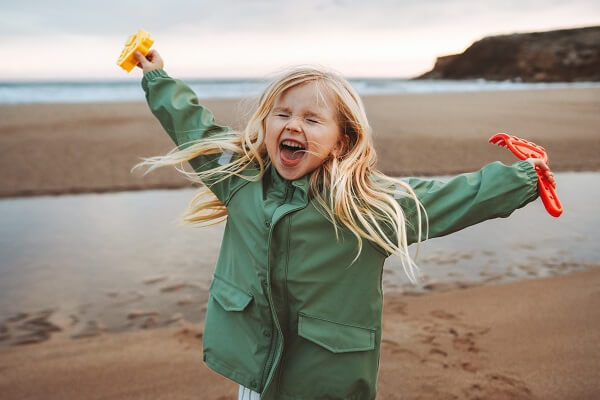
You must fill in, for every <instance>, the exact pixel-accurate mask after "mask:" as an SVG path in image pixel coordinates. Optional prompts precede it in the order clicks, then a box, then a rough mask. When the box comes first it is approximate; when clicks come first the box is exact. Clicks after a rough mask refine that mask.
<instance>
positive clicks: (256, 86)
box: [0, 78, 600, 104]
mask: <svg viewBox="0 0 600 400" xmlns="http://www.w3.org/2000/svg"><path fill="white" fill-rule="evenodd" d="M183 80H184V81H185V82H186V83H187V84H188V85H190V86H191V88H192V89H193V90H194V92H196V94H197V95H198V97H199V98H204V99H206V98H239V97H257V96H258V95H259V94H260V93H261V91H262V90H263V89H264V87H265V86H266V84H267V82H266V81H265V80H261V79H214V80H213V79H211V80H209V79H183ZM350 82H351V83H352V85H353V86H354V87H355V88H356V90H357V91H358V92H359V94H360V95H361V96H364V95H378V94H402V93H436V92H455V93H456V92H479V91H498V90H527V89H552V88H580V87H583V88H588V87H600V82H575V83H567V82H560V83H523V82H513V81H486V80H483V79H478V80H464V81H451V80H410V79H360V78H356V79H350ZM143 100H144V93H143V91H142V88H141V85H140V82H139V81H137V80H135V81H77V82H59V81H47V82H0V104H23V103H81V102H122V101H143Z"/></svg>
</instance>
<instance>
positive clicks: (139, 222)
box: [0, 173, 600, 344]
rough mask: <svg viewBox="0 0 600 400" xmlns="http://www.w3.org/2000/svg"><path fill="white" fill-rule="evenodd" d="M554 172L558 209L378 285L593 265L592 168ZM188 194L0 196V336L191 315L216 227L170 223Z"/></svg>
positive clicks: (436, 252) (428, 258)
mask: <svg viewBox="0 0 600 400" xmlns="http://www.w3.org/2000/svg"><path fill="white" fill-rule="evenodd" d="M557 180H558V182H559V187H558V188H557V191H558V194H559V196H560V198H561V201H562V203H563V206H564V209H565V212H564V214H563V216H561V217H560V218H558V219H555V218H552V217H550V216H549V215H548V214H547V213H546V212H545V210H544V208H543V205H542V204H541V201H537V202H536V203H535V204H531V205H529V206H527V207H526V208H524V209H522V210H518V211H516V212H515V213H514V214H513V216H512V217H510V218H508V219H498V220H493V221H488V222H486V223H484V224H480V225H478V226H474V227H471V228H468V229H465V230H463V231H461V232H458V233H456V234H453V235H450V236H448V237H445V238H438V239H432V240H430V241H428V242H425V243H423V244H422V246H421V249H420V256H419V258H418V260H417V261H418V264H419V265H420V266H421V268H422V271H423V281H422V284H421V285H420V286H417V287H415V286H412V285H409V284H408V282H407V280H406V279H405V278H404V276H403V274H402V272H401V267H400V263H399V261H398V259H397V258H390V259H388V260H387V261H386V264H385V270H384V278H383V279H384V289H385V290H387V291H389V290H397V289H402V290H409V291H414V292H423V291H427V290H443V289H445V288H453V287H457V286H458V287H464V286H469V285H472V284H480V283H481V282H502V281H506V280H511V279H522V278H529V277H543V276H550V275H554V274H561V273H567V272H569V271H572V270H575V269H581V268H584V267H586V266H587V265H592V264H593V265H596V264H598V263H599V262H600V257H599V255H600V249H598V247H597V246H596V238H597V237H598V231H599V229H600V223H599V222H600V217H599V216H598V213H597V212H596V211H597V209H598V207H597V206H595V204H596V203H595V201H593V200H594V199H595V198H597V197H598V195H599V194H600V174H599V173H560V174H557ZM193 193H194V191H193V190H191V189H186V190H160V191H144V192H123V193H112V194H85V195H74V196H72V195H69V196H58V197H36V198H22V199H4V200H0V215H2V222H3V223H2V224H1V226H0V274H1V276H2V279H0V344H15V343H30V342H36V341H42V340H45V339H47V338H48V337H49V336H50V334H52V333H53V332H63V333H66V334H68V335H69V336H71V337H74V338H77V337H86V336H93V335H96V334H99V333H101V332H105V331H121V330H126V329H136V328H151V327H155V326H164V325H169V324H173V323H177V322H178V321H181V320H187V321H190V322H198V321H201V320H202V319H203V317H204V304H205V303H206V300H207V298H208V294H207V290H208V286H209V284H210V279H211V276H212V272H213V270H214V265H215V263H216V260H217V256H218V251H219V245H220V240H221V236H222V232H223V226H224V225H223V224H221V225H218V226H215V227H208V228H202V229H196V228H189V227H180V226H178V224H177V216H178V214H179V212H180V211H183V209H184V208H185V207H186V206H187V202H188V201H189V200H190V199H191V197H192V195H193ZM414 247H415V246H412V247H411V249H412V250H413V252H414V250H415V248H414Z"/></svg>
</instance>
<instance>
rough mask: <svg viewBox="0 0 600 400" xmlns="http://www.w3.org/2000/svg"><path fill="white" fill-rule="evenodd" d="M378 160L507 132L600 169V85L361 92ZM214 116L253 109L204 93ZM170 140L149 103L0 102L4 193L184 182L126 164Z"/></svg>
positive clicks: (446, 169)
mask: <svg viewBox="0 0 600 400" xmlns="http://www.w3.org/2000/svg"><path fill="white" fill-rule="evenodd" d="M364 100H365V106H366V108H367V115H368V116H369V119H370V121H371V124H372V126H373V130H374V138H375V146H376V148H377V151H378V159H379V161H378V167H379V168H380V169H381V170H383V171H384V172H386V173H388V174H391V175H396V176H405V175H423V174H424V175H442V174H454V173H458V172H464V171H469V170H475V169H479V168H480V167H481V166H483V165H485V164H487V163H489V162H491V161H494V160H501V161H504V162H506V163H509V162H510V163H512V162H513V161H514V160H515V158H514V156H512V154H510V153H509V152H508V151H507V150H505V149H501V148H499V147H497V146H493V145H491V144H488V143H487V140H488V138H489V137H491V136H492V135H493V134H495V133H497V132H508V133H510V134H513V135H517V136H521V137H524V138H527V139H529V140H532V141H534V142H536V143H538V144H541V145H543V146H544V147H545V148H546V149H547V151H548V153H549V155H550V162H551V166H552V168H553V169H554V170H555V171H581V170H588V171H590V170H594V171H595V170H599V169H600V158H599V157H598V156H597V155H598V154H599V153H600V131H599V128H598V127H599V126H600V89H593V88H589V89H553V90H531V91H506V92H478V93H439V94H407V95H393V96H370V97H365V99H364ZM203 103H204V104H205V105H206V106H207V107H209V108H210V109H211V110H213V112H214V114H215V116H216V119H217V122H218V123H220V124H222V125H228V126H233V127H239V126H240V125H241V123H240V121H242V120H243V119H244V115H248V113H249V111H250V110H251V108H250V106H249V103H248V102H247V101H246V102H242V103H240V102H239V101H236V100H206V101H203ZM172 147H173V143H172V142H171V140H170V139H169V138H168V136H167V135H166V133H164V131H163V130H162V128H161V127H160V125H159V123H158V122H157V121H156V120H155V119H154V117H153V116H152V115H151V113H150V111H149V110H148V107H147V106H146V104H145V103H105V104H34V105H1V106H0V170H1V171H3V173H2V176H0V197H7V196H26V195H35V194H58V193H79V192H89V191H96V192H103V191H118V190H137V189H151V188H171V187H185V186H189V182H188V181H186V180H185V179H184V178H182V177H181V176H179V175H178V174H177V173H176V172H174V171H173V170H168V169H163V170H158V171H154V172H153V173H152V174H149V175H147V176H145V177H141V173H136V174H131V173H130V169H131V167H132V166H133V165H135V164H136V163H137V162H138V161H139V158H140V157H149V156H155V155H159V154H165V153H166V152H167V151H169V150H170V149H171V148H172Z"/></svg>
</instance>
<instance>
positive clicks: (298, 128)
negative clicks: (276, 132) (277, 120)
mask: <svg viewBox="0 0 600 400" xmlns="http://www.w3.org/2000/svg"><path fill="white" fill-rule="evenodd" d="M285 129H286V130H288V131H290V132H298V133H300V132H302V124H301V123H300V121H299V120H298V118H290V120H289V121H288V123H287V125H286V126H285Z"/></svg>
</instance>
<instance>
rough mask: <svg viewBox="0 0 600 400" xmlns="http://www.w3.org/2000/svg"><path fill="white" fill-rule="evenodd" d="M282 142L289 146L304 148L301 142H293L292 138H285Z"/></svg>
mask: <svg viewBox="0 0 600 400" xmlns="http://www.w3.org/2000/svg"><path fill="white" fill-rule="evenodd" d="M281 144H284V145H286V146H289V147H294V148H297V149H303V148H304V146H302V145H301V144H299V143H296V142H292V141H291V140H284V141H283V142H281Z"/></svg>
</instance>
